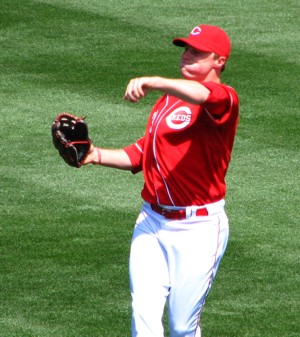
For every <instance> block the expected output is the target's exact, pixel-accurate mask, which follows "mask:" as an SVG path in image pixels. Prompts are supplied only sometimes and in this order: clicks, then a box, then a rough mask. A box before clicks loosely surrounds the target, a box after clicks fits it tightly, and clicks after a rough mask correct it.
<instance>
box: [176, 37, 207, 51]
mask: <svg viewBox="0 0 300 337" xmlns="http://www.w3.org/2000/svg"><path fill="white" fill-rule="evenodd" d="M173 44H174V45H175V46H178V47H185V46H186V45H188V46H190V47H192V48H195V49H197V50H200V51H204V52H211V50H208V49H207V48H202V47H201V48H199V46H197V45H196V43H193V42H192V41H191V40H188V39H184V38H176V39H174V40H173Z"/></svg>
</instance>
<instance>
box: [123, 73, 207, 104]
mask: <svg viewBox="0 0 300 337" xmlns="http://www.w3.org/2000/svg"><path fill="white" fill-rule="evenodd" d="M151 90H159V91H162V92H163V93H165V94H171V95H174V96H176V97H178V98H180V99H182V100H184V101H187V102H190V103H192V104H203V103H204V102H206V100H207V98H208V96H209V94H210V90H209V89H207V88H206V87H205V86H204V85H202V84H201V83H199V82H196V81H192V80H185V79H170V78H164V77H159V76H155V77H139V78H134V79H132V80H130V82H129V83H128V85H127V88H126V92H125V95H124V99H126V100H128V101H130V102H134V103H135V102H138V101H139V100H140V99H142V98H143V97H145V96H146V95H147V94H148V93H149V92H150V91H151Z"/></svg>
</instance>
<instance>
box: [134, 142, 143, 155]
mask: <svg viewBox="0 0 300 337" xmlns="http://www.w3.org/2000/svg"><path fill="white" fill-rule="evenodd" d="M135 146H136V147H137V148H138V150H139V151H140V152H141V153H144V151H143V149H142V148H141V147H140V146H139V144H138V143H135Z"/></svg>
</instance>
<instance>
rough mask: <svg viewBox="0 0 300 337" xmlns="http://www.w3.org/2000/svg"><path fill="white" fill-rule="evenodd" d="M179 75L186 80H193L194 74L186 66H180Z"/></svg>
mask: <svg viewBox="0 0 300 337" xmlns="http://www.w3.org/2000/svg"><path fill="white" fill-rule="evenodd" d="M180 72H181V76H182V77H183V78H184V79H186V80H193V79H194V76H193V75H192V74H191V73H190V72H189V71H188V70H187V69H186V67H181V68H180Z"/></svg>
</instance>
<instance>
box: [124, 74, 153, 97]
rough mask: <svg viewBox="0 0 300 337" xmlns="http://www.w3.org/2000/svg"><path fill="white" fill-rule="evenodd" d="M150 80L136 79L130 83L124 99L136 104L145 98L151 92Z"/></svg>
mask: <svg viewBox="0 0 300 337" xmlns="http://www.w3.org/2000/svg"><path fill="white" fill-rule="evenodd" d="M147 85H148V80H147V78H146V77H140V78H134V79H132V80H130V81H129V83H128V85H127V88H126V92H125V95H124V99H125V100H127V101H129V102H133V103H136V102H138V101H139V100H140V99H142V98H143V97H145V96H146V95H147V93H148V91H149V89H148V88H147Z"/></svg>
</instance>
